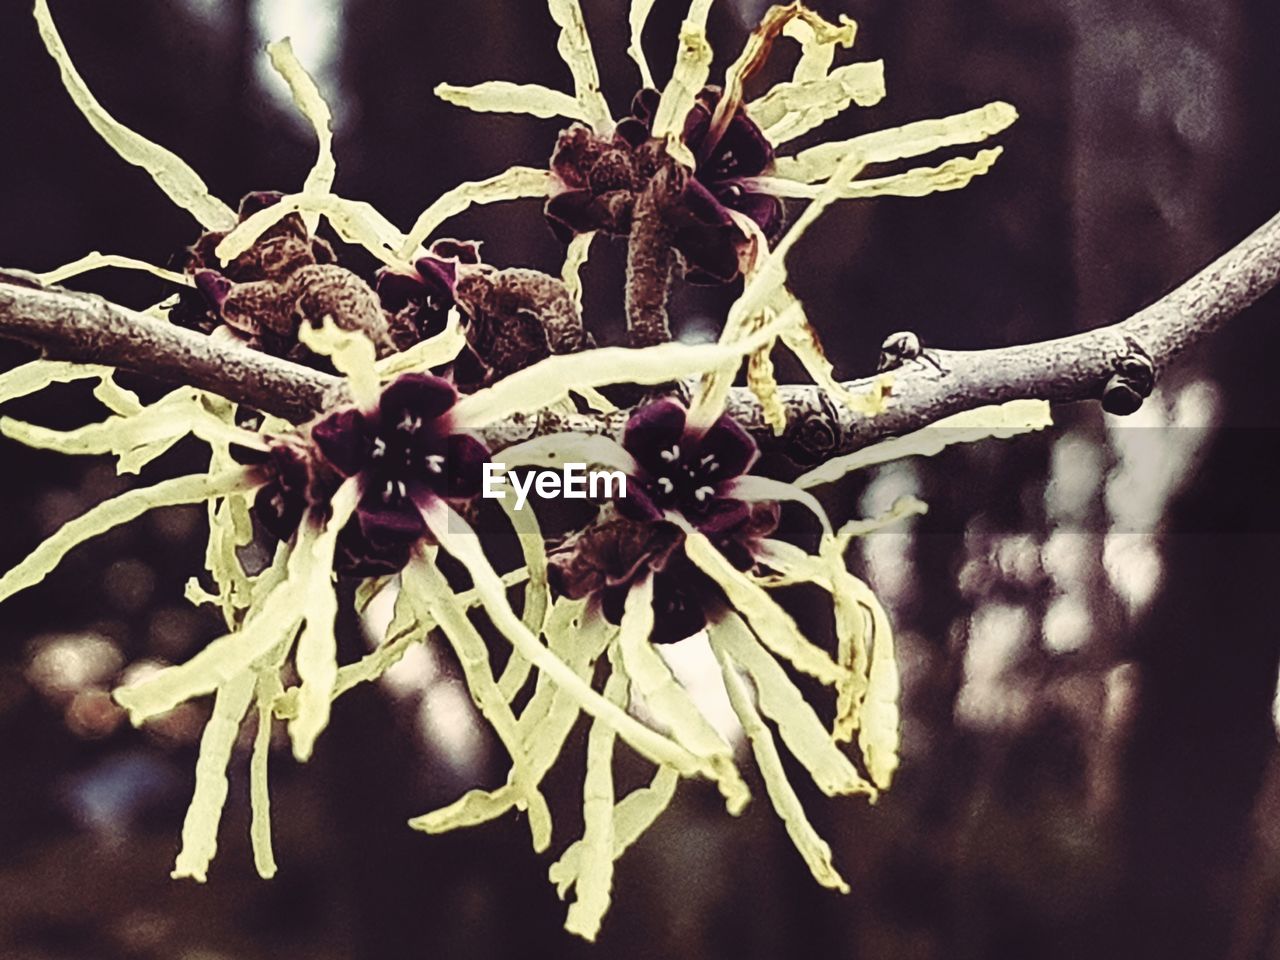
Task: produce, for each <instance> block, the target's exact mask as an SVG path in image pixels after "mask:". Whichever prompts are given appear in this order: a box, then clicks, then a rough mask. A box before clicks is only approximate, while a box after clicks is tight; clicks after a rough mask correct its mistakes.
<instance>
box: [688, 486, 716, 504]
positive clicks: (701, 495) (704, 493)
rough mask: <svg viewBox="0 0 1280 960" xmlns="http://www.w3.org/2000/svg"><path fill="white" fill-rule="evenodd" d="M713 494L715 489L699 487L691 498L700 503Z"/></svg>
mask: <svg viewBox="0 0 1280 960" xmlns="http://www.w3.org/2000/svg"><path fill="white" fill-rule="evenodd" d="M715 492H716V488H715V487H699V488H698V489H697V490H695V491H693V498H694V499H695V500H697V501H698V502H699V503H701V502H702V501H703V500H705V499H707V497H709V496H711V495H712V494H714V493H715Z"/></svg>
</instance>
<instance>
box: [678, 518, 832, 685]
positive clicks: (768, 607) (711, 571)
mask: <svg viewBox="0 0 1280 960" xmlns="http://www.w3.org/2000/svg"><path fill="white" fill-rule="evenodd" d="M684 549H685V553H686V554H688V556H689V559H690V560H692V561H693V562H694V564H695V565H696V566H697V567H698V568H699V569H700V570H702V572H703V573H705V574H707V576H709V577H711V579H712V580H714V581H715V582H716V583H717V584H718V585H719V586H720V588H721V589H722V590H724V592H725V595H726V596H727V597H728V598H729V602H730V603H731V604H732V605H733V607H734V609H735V610H737V611H739V612H740V613H741V614H742V615H743V616H745V617H746V618H747V621H748V622H749V623H750V624H751V626H752V629H754V630H755V632H756V633H757V634H758V635H759V636H760V638H761V639H762V640H763V641H764V642H765V643H767V644H768V645H769V648H770V649H771V650H772V651H773V652H774V653H776V654H778V656H780V657H784V658H786V659H787V660H788V661H790V662H791V663H792V664H794V665H795V667H796V669H797V670H800V671H802V672H804V673H807V674H809V675H810V676H812V677H817V678H818V679H819V680H821V681H822V682H823V683H826V684H837V683H839V682H840V681H841V680H843V679H844V675H845V671H844V670H843V669H842V668H841V667H840V666H838V665H837V664H836V663H835V661H834V660H832V659H831V657H830V656H829V655H828V654H827V653H826V651H824V650H822V649H821V648H820V647H816V646H814V645H813V644H812V643H810V642H809V641H808V640H807V639H806V638H805V636H804V634H803V633H801V632H800V628H799V627H798V626H797V625H796V622H795V620H794V619H792V617H791V615H790V614H789V613H787V612H786V611H785V610H783V609H782V608H781V607H780V606H778V604H777V603H776V602H775V601H774V599H773V598H772V597H770V596H769V595H768V594H767V593H765V591H764V590H763V589H762V588H761V587H759V586H758V585H756V584H755V583H753V582H752V581H751V578H750V577H748V576H747V575H746V574H745V573H743V572H742V571H741V570H739V569H737V568H736V567H735V566H734V565H733V564H732V563H730V562H729V560H728V558H726V557H725V555H724V554H723V553H721V552H720V551H719V550H717V549H716V548H715V545H714V544H712V543H711V541H710V540H708V539H707V538H706V537H705V536H703V534H701V533H699V532H698V531H697V530H695V529H693V528H692V527H690V528H688V529H687V531H686V534H685V543H684Z"/></svg>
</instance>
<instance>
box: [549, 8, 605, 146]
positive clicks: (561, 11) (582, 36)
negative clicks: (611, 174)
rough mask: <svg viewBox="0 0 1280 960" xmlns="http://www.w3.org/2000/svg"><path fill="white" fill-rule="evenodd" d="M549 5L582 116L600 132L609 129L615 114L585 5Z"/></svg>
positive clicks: (558, 47)
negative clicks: (589, 31)
mask: <svg viewBox="0 0 1280 960" xmlns="http://www.w3.org/2000/svg"><path fill="white" fill-rule="evenodd" d="M547 9H548V10H549V11H550V12H551V19H552V20H554V21H555V22H556V25H557V26H559V27H560V39H559V41H558V42H557V44H556V49H557V50H559V51H560V56H561V58H562V59H563V60H564V62H565V64H567V65H568V67H569V72H570V73H572V74H573V89H574V96H575V97H576V98H577V100H578V103H579V105H580V106H581V110H582V114H583V116H582V119H583V120H585V121H586V122H587V124H588V125H590V127H591V129H593V130H595V131H596V132H597V133H606V132H608V131H609V130H611V129H612V128H613V117H612V116H611V115H610V113H609V104H608V103H606V102H605V99H604V94H603V93H601V92H600V71H599V70H598V69H597V67H596V57H595V54H594V53H593V52H592V50H591V37H590V36H589V35H588V34H587V24H586V22H585V21H584V20H583V19H582V7H581V6H580V5H579V3H578V0H547Z"/></svg>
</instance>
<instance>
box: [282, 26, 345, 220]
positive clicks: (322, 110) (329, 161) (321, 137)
mask: <svg viewBox="0 0 1280 960" xmlns="http://www.w3.org/2000/svg"><path fill="white" fill-rule="evenodd" d="M267 56H268V57H270V58H271V66H273V67H274V68H275V71H276V73H278V74H280V76H281V77H282V78H283V79H284V82H285V83H287V84H288V85H289V92H290V93H291V94H292V95H293V102H294V105H295V106H296V107H297V108H298V110H299V111H300V112H301V113H302V115H303V116H304V117H306V118H307V120H308V121H309V122H310V123H311V126H312V128H313V129H314V130H315V132H316V142H317V145H318V150H317V153H316V162H315V164H314V165H313V166H312V167H311V171H310V172H309V173H308V174H307V179H306V181H305V182H304V183H303V185H302V192H303V193H308V194H311V195H313V196H317V197H318V196H324V195H325V194H327V193H329V192H330V191H331V190H332V189H333V180H334V177H336V176H337V174H338V163H337V161H336V160H334V158H333V114H332V113H330V112H329V105H328V104H327V103H325V102H324V97H323V96H321V94H320V88H319V87H317V86H316V82H315V81H314V80H312V79H311V75H310V74H309V73H307V71H306V69H305V68H304V67H303V66H302V64H301V63H300V62H299V60H298V58H297V56H296V55H295V54H294V52H293V44H292V43H291V42H290V41H289V38H288V37H286V38H285V39H283V40H277V41H275V42H274V43H269V44H267ZM302 219H303V222H304V223H306V225H307V230H308V231H310V232H311V233H315V230H316V227H317V226H319V224H320V215H319V214H318V213H314V212H311V213H305V214H303V217H302Z"/></svg>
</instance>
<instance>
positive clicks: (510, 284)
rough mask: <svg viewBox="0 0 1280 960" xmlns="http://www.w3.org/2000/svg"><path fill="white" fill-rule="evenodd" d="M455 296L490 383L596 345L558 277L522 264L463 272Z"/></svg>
mask: <svg viewBox="0 0 1280 960" xmlns="http://www.w3.org/2000/svg"><path fill="white" fill-rule="evenodd" d="M454 297H455V299H456V300H457V303H458V305H459V307H461V308H462V313H463V314H464V316H465V317H466V318H467V326H466V333H467V342H468V343H469V344H470V346H471V349H472V350H473V351H474V352H475V354H476V356H477V357H478V358H479V359H480V361H481V363H482V364H483V365H484V367H485V368H486V371H487V373H486V375H485V378H484V379H485V381H486V382H492V381H494V380H497V379H500V378H501V377H505V376H506V375H508V374H510V373H514V372H515V371H516V370H520V369H522V368H524V367H527V366H530V365H532V364H534V363H537V362H538V361H539V360H542V359H543V358H545V357H548V356H550V355H551V354H553V353H574V352H576V351H578V350H583V349H585V348H587V347H590V346H592V345H593V341H592V340H591V337H590V335H589V334H587V333H586V332H585V330H584V329H583V326H582V311H581V310H580V309H579V308H578V304H577V302H576V301H575V300H574V299H573V296H572V295H571V294H570V293H569V289H568V288H567V287H566V286H565V285H564V283H563V282H562V281H561V280H560V279H559V278H558V277H552V276H549V275H548V274H545V273H540V272H539V271H537V270H526V269H521V268H511V269H507V270H494V269H492V268H481V269H472V270H467V271H465V272H460V273H459V275H458V278H457V282H456V284H455V287H454Z"/></svg>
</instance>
